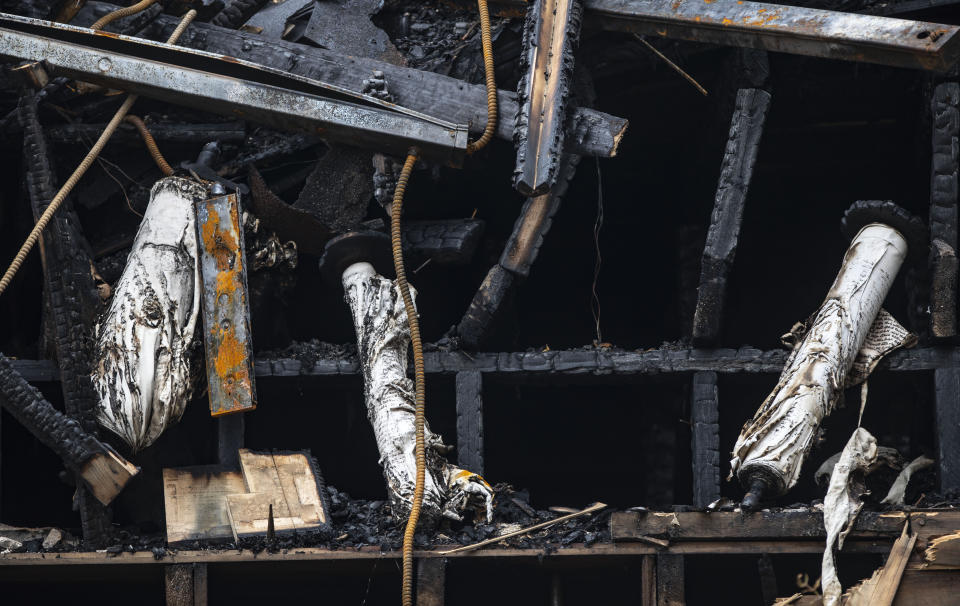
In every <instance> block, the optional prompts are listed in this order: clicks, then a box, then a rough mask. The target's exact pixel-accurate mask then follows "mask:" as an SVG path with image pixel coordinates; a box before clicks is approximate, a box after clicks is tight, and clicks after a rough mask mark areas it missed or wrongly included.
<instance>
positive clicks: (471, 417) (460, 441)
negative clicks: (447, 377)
mask: <svg viewBox="0 0 960 606" xmlns="http://www.w3.org/2000/svg"><path fill="white" fill-rule="evenodd" d="M456 390H457V465H459V466H460V467H461V468H463V469H467V470H470V471H472V472H473V473H478V474H480V475H483V375H482V374H480V373H479V372H477V371H475V370H471V371H467V372H458V373H457V379H456Z"/></svg>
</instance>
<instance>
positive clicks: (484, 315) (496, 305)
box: [456, 264, 515, 349]
mask: <svg viewBox="0 0 960 606" xmlns="http://www.w3.org/2000/svg"><path fill="white" fill-rule="evenodd" d="M514 280H515V278H514V275H513V274H512V273H510V272H509V271H507V270H506V269H504V268H503V266H502V265H499V264H498V265H494V266H493V267H491V268H490V271H488V272H487V276H486V277H485V278H484V279H483V282H481V283H480V287H479V288H478V289H477V292H476V294H474V295H473V299H471V300H470V305H469V306H468V307H467V311H466V312H464V314H463V317H462V318H461V319H460V323H459V324H458V325H457V329H456V332H457V336H458V337H459V339H460V344H461V345H462V346H463V347H465V348H467V349H477V348H478V347H479V346H480V345H481V344H482V343H483V341H484V338H485V337H486V335H487V334H488V331H489V330H490V328H491V327H492V326H493V323H494V321H495V319H496V317H497V315H498V313H499V311H500V306H501V305H503V302H504V300H505V299H506V298H507V293H509V292H510V289H511V287H512V286H513V282H514Z"/></svg>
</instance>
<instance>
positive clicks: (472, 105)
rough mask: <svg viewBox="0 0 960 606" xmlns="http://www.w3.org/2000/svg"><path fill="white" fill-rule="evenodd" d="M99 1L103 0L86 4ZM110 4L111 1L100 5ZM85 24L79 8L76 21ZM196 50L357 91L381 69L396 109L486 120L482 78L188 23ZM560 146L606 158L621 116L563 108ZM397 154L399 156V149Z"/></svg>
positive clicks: (158, 32)
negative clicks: (567, 112) (565, 129)
mask: <svg viewBox="0 0 960 606" xmlns="http://www.w3.org/2000/svg"><path fill="white" fill-rule="evenodd" d="M89 4H90V5H96V6H103V3H99V2H90V3H89ZM108 6H112V5H108ZM87 21H89V22H92V20H90V19H89V17H86V18H85V14H84V12H82V11H81V13H80V15H78V16H77V19H76V22H78V23H82V22H87ZM176 25H177V19H176V18H175V17H173V16H171V15H160V16H159V17H157V19H156V20H155V21H154V22H153V23H152V24H151V25H150V27H148V28H147V29H146V30H144V31H143V32H141V35H144V36H147V37H152V38H157V39H161V38H163V39H165V37H166V36H169V34H170V32H172V31H173V29H174V27H176ZM182 47H187V48H197V49H202V50H206V51H208V52H210V53H214V54H217V55H229V56H233V57H243V58H245V59H247V60H249V61H254V62H256V63H259V64H261V65H265V66H270V67H272V68H277V69H280V70H282V71H284V72H286V73H290V74H297V75H300V76H305V77H308V78H313V79H317V80H323V81H325V82H328V83H330V84H336V85H338V86H341V87H344V88H346V89H350V90H352V91H354V92H356V93H360V92H362V90H363V80H364V79H369V78H370V76H371V75H372V74H373V73H374V72H378V71H379V72H382V73H383V74H384V76H385V79H386V80H387V81H388V82H389V83H390V94H391V95H392V96H393V100H394V101H395V102H397V103H400V104H401V105H403V106H404V107H408V108H410V109H414V110H417V111H420V112H424V113H427V114H430V115H435V116H444V117H445V118H447V119H449V120H452V121H454V122H457V123H458V124H467V125H469V128H470V133H471V134H472V135H475V136H476V135H479V134H480V133H481V132H482V131H483V128H484V124H486V118H487V102H486V91H485V88H484V86H483V85H482V84H468V83H466V82H464V81H462V80H459V79H457V78H453V77H450V76H444V75H442V74H437V73H433V72H428V71H423V70H418V69H413V68H408V67H400V66H397V65H392V64H390V63H387V62H386V61H379V60H376V59H368V58H364V57H358V56H349V55H345V54H341V53H338V52H334V51H330V50H327V49H322V48H315V47H311V46H307V45H304V44H297V43H294V42H287V41H284V40H264V39H262V38H261V37H260V36H259V35H257V34H251V33H247V32H242V31H234V30H229V29H225V28H222V27H216V26H214V25H211V24H209V23H193V24H191V26H190V28H189V29H188V30H187V31H186V32H184V35H183V36H182V37H181V39H180V40H178V48H182ZM497 108H498V111H499V118H498V120H497V131H496V136H497V137H499V138H500V139H506V140H512V138H513V130H514V117H515V116H516V113H517V111H518V105H517V95H516V93H515V92H512V91H506V90H500V91H498V93H497ZM571 113H572V116H571V124H572V125H573V127H572V129H571V132H570V133H568V134H567V138H566V147H567V150H568V151H571V152H573V153H577V154H580V155H582V156H601V157H605V158H606V157H614V156H616V154H617V147H618V146H619V144H620V140H621V139H622V138H623V135H624V133H625V131H626V129H627V124H628V123H627V120H626V119H624V118H619V117H617V116H612V115H610V114H605V113H603V112H599V111H596V110H593V109H589V108H586V107H577V108H574V109H572V111H571ZM397 155H400V156H404V155H405V151H404V153H402V154H397Z"/></svg>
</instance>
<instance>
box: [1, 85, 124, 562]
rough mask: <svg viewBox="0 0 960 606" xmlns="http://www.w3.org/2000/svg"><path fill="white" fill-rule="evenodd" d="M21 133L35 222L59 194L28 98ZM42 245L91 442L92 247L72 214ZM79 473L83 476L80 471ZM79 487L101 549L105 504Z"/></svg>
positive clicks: (48, 288)
mask: <svg viewBox="0 0 960 606" xmlns="http://www.w3.org/2000/svg"><path fill="white" fill-rule="evenodd" d="M20 122H21V125H22V127H23V155H24V161H25V164H26V166H27V167H28V168H27V178H26V182H27V190H28V194H29V197H30V203H31V210H32V214H33V217H34V219H35V220H36V219H39V217H40V216H41V215H42V214H43V212H44V211H45V210H46V208H47V206H48V205H49V204H50V202H51V200H53V198H54V196H55V195H56V193H57V187H56V177H55V175H54V172H53V160H52V158H51V157H50V154H49V151H48V146H47V142H46V137H45V134H44V132H43V127H42V126H41V124H40V120H39V117H38V113H37V102H36V98H35V97H34V95H33V94H32V93H27V94H26V95H25V96H24V97H23V98H22V99H21V103H20ZM47 230H48V231H47V237H46V238H44V239H43V241H42V243H41V248H42V252H43V278H44V280H43V282H44V299H45V302H46V303H47V306H46V312H47V313H46V319H45V320H46V322H47V325H48V326H47V334H48V336H49V337H50V338H51V339H52V343H48V344H47V345H48V346H51V347H52V352H51V353H54V354H55V355H56V359H57V367H58V369H59V372H60V384H61V388H62V390H63V398H64V408H65V410H66V413H67V415H69V416H70V417H72V418H73V419H76V421H77V422H79V423H80V427H82V429H83V430H84V431H85V432H87V433H89V434H90V435H91V436H93V438H94V439H95V438H96V435H97V429H98V428H97V420H96V400H97V398H96V393H95V392H94V389H93V385H92V383H91V382H90V378H89V376H88V372H87V369H88V368H89V367H90V365H91V362H92V355H91V353H92V352H91V348H90V346H89V343H88V339H87V336H86V335H88V334H89V331H90V330H91V329H92V327H93V322H94V319H95V317H96V314H97V313H98V312H99V309H100V300H99V295H98V293H97V288H96V286H95V284H94V280H93V275H92V269H93V263H92V259H91V255H90V251H89V244H88V243H87V242H86V240H85V239H84V237H83V233H82V228H81V226H80V221H79V219H78V217H77V215H76V213H75V212H74V210H73V208H72V207H70V206H69V205H68V207H67V208H65V209H61V211H60V212H59V213H58V214H57V215H55V216H54V218H53V220H52V221H51V222H50V225H49V226H48V228H47ZM73 471H74V472H75V473H79V471H78V469H77V468H76V467H74V468H73ZM78 485H79V486H80V488H79V491H78V495H77V506H78V509H79V511H80V519H81V524H82V526H83V534H84V539H85V540H87V541H88V542H89V543H90V544H91V545H103V544H105V543H106V542H107V541H108V540H109V536H110V534H111V530H112V529H111V525H110V518H111V516H110V512H109V511H108V510H107V509H106V508H105V505H104V503H103V502H102V501H103V499H100V502H98V500H97V499H94V498H93V496H92V494H91V493H90V492H89V487H87V486H84V485H83V484H82V483H78Z"/></svg>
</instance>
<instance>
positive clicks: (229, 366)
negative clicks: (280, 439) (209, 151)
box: [199, 201, 256, 416]
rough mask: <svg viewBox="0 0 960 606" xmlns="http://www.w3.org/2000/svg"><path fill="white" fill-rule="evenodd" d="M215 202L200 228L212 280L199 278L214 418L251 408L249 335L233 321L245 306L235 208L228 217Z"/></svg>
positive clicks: (209, 205) (235, 206)
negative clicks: (212, 272) (212, 273)
mask: <svg viewBox="0 0 960 606" xmlns="http://www.w3.org/2000/svg"><path fill="white" fill-rule="evenodd" d="M219 203H220V206H219V211H218V208H217V207H216V206H215V204H216V203H211V201H208V202H207V203H206V205H205V209H204V210H205V215H206V216H205V218H204V220H203V222H202V224H201V226H200V230H199V231H200V240H201V245H202V247H203V251H204V253H205V255H206V258H207V259H209V260H212V265H213V266H214V269H215V273H214V275H213V276H210V275H205V276H204V285H205V287H206V288H208V289H211V290H213V292H212V293H209V294H207V295H205V297H204V301H205V303H204V304H205V306H208V307H207V309H206V310H205V313H204V321H205V322H207V321H212V322H211V323H212V325H208V326H207V334H208V336H207V339H206V340H207V372H208V379H209V381H210V383H211V386H210V410H211V414H212V415H214V416H217V415H220V414H226V413H230V412H237V411H242V410H252V409H253V408H255V407H256V404H255V397H254V395H253V381H252V376H251V374H252V358H251V352H250V347H249V344H248V343H246V342H245V341H246V337H244V336H242V335H245V334H248V333H249V328H246V329H245V330H244V327H243V326H241V327H238V326H237V325H236V323H235V322H246V318H245V317H244V318H236V317H235V316H236V314H237V311H238V310H245V309H246V307H247V305H246V300H245V289H244V275H243V272H244V259H243V256H242V247H241V242H240V240H239V237H240V234H241V233H242V232H241V231H240V230H241V227H240V216H239V205H238V204H237V203H236V202H235V201H234V202H233V203H231V204H228V205H226V206H227V208H228V209H229V217H224V216H223V215H222V213H223V212H224V210H225V209H224V205H223V204H222V201H221V202H219ZM208 263H209V261H208ZM208 267H209V266H208ZM211 295H212V296H211ZM238 328H239V331H238ZM214 384H215V385H214Z"/></svg>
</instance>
